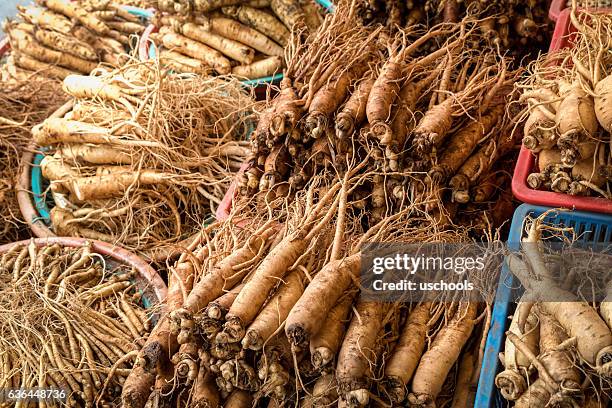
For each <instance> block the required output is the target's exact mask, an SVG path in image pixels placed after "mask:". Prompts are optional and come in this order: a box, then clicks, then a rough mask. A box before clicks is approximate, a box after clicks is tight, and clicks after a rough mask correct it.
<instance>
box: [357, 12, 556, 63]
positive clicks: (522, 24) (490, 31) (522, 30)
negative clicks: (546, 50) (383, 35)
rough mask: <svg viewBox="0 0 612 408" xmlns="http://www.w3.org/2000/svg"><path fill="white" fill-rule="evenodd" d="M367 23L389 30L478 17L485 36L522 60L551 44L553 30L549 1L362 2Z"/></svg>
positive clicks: (481, 30) (480, 28)
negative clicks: (470, 15)
mask: <svg viewBox="0 0 612 408" xmlns="http://www.w3.org/2000/svg"><path fill="white" fill-rule="evenodd" d="M362 3H363V4H362V11H361V12H360V15H361V16H362V18H363V20H364V22H366V23H368V24H371V23H381V24H384V25H387V26H388V27H390V28H392V27H397V26H399V27H408V26H410V25H413V24H417V23H420V24H425V25H430V26H431V25H433V24H436V23H440V22H446V23H456V22H459V21H461V19H462V18H464V17H465V16H466V15H469V14H479V16H480V18H481V19H482V21H481V22H480V23H479V24H478V27H479V30H480V32H481V33H482V35H484V36H486V37H488V38H489V39H490V40H491V41H494V42H495V43H497V44H499V45H500V46H501V47H503V48H506V49H511V51H512V52H513V53H515V54H517V55H519V56H524V55H527V54H528V53H529V52H533V51H536V52H535V54H537V49H538V48H541V47H544V46H546V45H547V44H548V41H549V40H550V37H551V35H552V26H551V24H550V22H549V20H548V9H549V3H550V1H548V0H529V1H517V0H509V1H504V0H502V1H486V2H485V1H482V0H463V1H461V0H427V1H414V0H408V1H405V2H404V1H399V0H367V1H363V2H362Z"/></svg>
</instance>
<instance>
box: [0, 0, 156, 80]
mask: <svg viewBox="0 0 612 408" xmlns="http://www.w3.org/2000/svg"><path fill="white" fill-rule="evenodd" d="M18 10H19V13H18V17H19V19H17V20H8V21H7V22H5V23H4V31H5V32H6V33H7V34H8V37H9V39H10V44H11V48H12V49H13V52H12V53H11V55H10V57H9V61H8V64H9V65H15V66H16V67H17V68H15V69H16V70H18V71H20V72H32V71H34V72H39V71H44V75H46V76H48V77H50V78H57V79H64V78H65V77H67V76H69V75H71V74H75V73H81V74H89V73H90V72H91V71H92V70H93V69H94V68H96V66H97V65H98V63H99V62H105V63H108V64H111V65H113V66H118V65H121V64H122V63H124V62H126V61H127V58H128V57H127V55H126V54H127V52H128V51H129V49H130V46H131V45H133V44H135V43H136V41H137V40H136V37H133V36H134V35H139V34H141V33H142V32H143V31H144V28H145V26H144V23H143V22H142V20H141V19H140V17H138V16H135V15H133V14H130V13H129V12H128V11H126V10H125V9H123V8H122V7H121V6H120V5H119V4H117V3H115V2H112V1H93V0H92V1H81V2H73V1H70V0H39V1H37V3H36V4H32V5H28V6H19V7H18ZM130 37H132V38H130Z"/></svg>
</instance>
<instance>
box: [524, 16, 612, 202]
mask: <svg viewBox="0 0 612 408" xmlns="http://www.w3.org/2000/svg"><path fill="white" fill-rule="evenodd" d="M572 24H573V25H574V26H575V27H576V28H577V32H576V34H575V37H573V40H572V41H573V46H572V48H571V49H564V50H561V51H559V52H556V53H554V54H552V55H549V56H547V57H546V58H542V59H541V60H539V61H537V62H536V63H534V64H533V66H532V69H531V76H529V77H528V78H527V79H526V80H525V81H523V82H522V83H521V84H519V85H518V86H519V87H520V88H521V90H522V95H521V100H522V101H523V102H524V103H525V104H526V105H527V107H528V112H529V113H528V115H529V116H528V118H527V120H526V122H525V126H524V136H523V146H525V147H526V148H527V149H529V150H530V151H531V152H532V153H533V154H534V155H535V156H536V159H537V160H536V162H537V166H536V167H535V168H534V169H532V172H533V173H532V174H530V175H529V176H528V178H527V184H528V185H529V187H531V188H533V189H539V190H549V191H554V192H557V193H565V194H571V195H583V196H584V195H592V196H602V197H606V198H608V199H612V193H611V190H610V188H611V187H612V184H611V183H610V181H611V180H612V150H611V148H610V143H611V142H612V138H611V137H610V132H611V131H612V114H611V113H608V111H609V110H610V107H609V105H610V97H611V94H612V91H611V90H610V89H609V88H610V85H608V84H609V83H612V75H610V74H612V71H611V68H612V59H610V56H609V52H608V51H609V42H610V39H611V38H612V37H611V35H610V29H609V25H610V24H612V17H611V16H610V15H607V14H595V15H590V14H587V13H585V12H581V13H580V14H578V15H576V13H575V12H572Z"/></svg>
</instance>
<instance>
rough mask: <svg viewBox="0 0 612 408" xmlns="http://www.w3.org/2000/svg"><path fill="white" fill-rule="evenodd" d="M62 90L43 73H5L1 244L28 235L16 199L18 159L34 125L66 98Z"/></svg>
mask: <svg viewBox="0 0 612 408" xmlns="http://www.w3.org/2000/svg"><path fill="white" fill-rule="evenodd" d="M59 93H60V84H59V83H57V82H55V81H52V80H47V79H44V78H43V77H41V76H31V77H29V78H27V79H24V80H18V79H15V78H6V77H4V76H3V81H2V83H0V202H2V214H0V244H5V243H9V242H13V241H18V240H19V239H24V238H26V237H27V236H28V235H27V233H26V230H27V227H26V225H25V223H23V221H20V220H21V219H22V217H21V214H20V211H19V205H18V203H17V189H18V186H17V183H18V177H19V170H20V169H21V167H20V166H21V163H20V160H19V159H20V157H21V155H22V154H23V152H24V148H25V147H26V146H27V144H28V140H29V139H30V129H31V127H32V126H33V125H35V124H37V123H39V122H40V121H41V120H43V119H44V118H46V117H47V116H49V114H50V113H51V112H52V111H54V110H55V109H57V107H58V106H59V105H60V104H61V103H62V102H63V100H62V98H61V97H58V94H59Z"/></svg>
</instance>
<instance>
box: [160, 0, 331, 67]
mask: <svg viewBox="0 0 612 408" xmlns="http://www.w3.org/2000/svg"><path fill="white" fill-rule="evenodd" d="M154 6H155V7H156V8H157V10H159V14H157V15H156V17H155V18H154V19H153V24H154V25H155V26H156V27H157V28H159V32H157V33H154V34H151V37H152V38H153V39H154V40H155V41H154V42H155V43H156V44H157V45H160V46H163V47H164V49H163V50H161V51H156V52H159V53H160V55H159V58H160V60H161V61H162V63H164V64H165V65H166V66H168V67H170V68H172V69H173V70H175V71H178V72H192V73H198V74H207V73H213V72H214V73H217V74H221V75H224V74H230V73H231V74H233V75H236V76H237V77H241V78H247V79H256V78H264V77H268V76H271V75H273V74H280V73H281V72H282V67H283V66H284V61H283V57H284V51H283V47H284V46H285V45H287V43H288V42H289V37H290V30H291V29H292V28H295V29H296V30H309V31H312V32H314V31H316V30H317V28H318V27H319V26H320V25H321V21H322V17H321V11H320V6H318V5H317V4H316V3H314V0H305V1H304V2H299V1H297V0H288V1H287V0H274V1H271V2H270V1H257V2H242V1H239V2H236V1H226V2H223V1H221V2H219V1H212V2H202V1H198V2H195V3H193V4H192V3H190V2H186V1H176V2H173V1H158V2H157V4H155V5H154ZM294 26H295V27H294Z"/></svg>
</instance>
